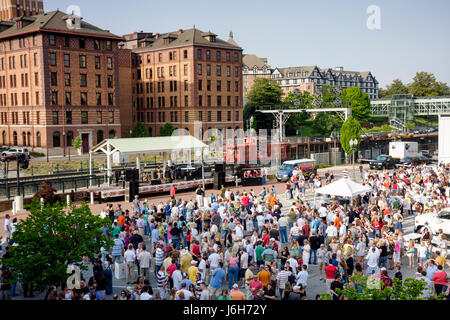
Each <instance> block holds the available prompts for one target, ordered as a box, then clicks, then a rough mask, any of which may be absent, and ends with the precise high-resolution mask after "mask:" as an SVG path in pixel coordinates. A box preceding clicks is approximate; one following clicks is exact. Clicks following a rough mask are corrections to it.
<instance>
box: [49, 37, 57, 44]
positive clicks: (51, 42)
mask: <svg viewBox="0 0 450 320" xmlns="http://www.w3.org/2000/svg"><path fill="white" fill-rule="evenodd" d="M49 40H50V45H51V46H55V45H56V37H55V35H54V34H51V35H50V36H49Z"/></svg>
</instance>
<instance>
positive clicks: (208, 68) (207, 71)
mask: <svg viewBox="0 0 450 320" xmlns="http://www.w3.org/2000/svg"><path fill="white" fill-rule="evenodd" d="M206 75H207V76H210V75H211V65H210V64H207V65H206Z"/></svg>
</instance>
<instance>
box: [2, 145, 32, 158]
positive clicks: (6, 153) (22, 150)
mask: <svg viewBox="0 0 450 320" xmlns="http://www.w3.org/2000/svg"><path fill="white" fill-rule="evenodd" d="M16 153H25V154H26V155H27V157H28V159H30V158H31V157H30V150H28V149H27V148H15V147H14V148H8V149H7V150H4V151H3V152H2V156H9V155H12V154H16Z"/></svg>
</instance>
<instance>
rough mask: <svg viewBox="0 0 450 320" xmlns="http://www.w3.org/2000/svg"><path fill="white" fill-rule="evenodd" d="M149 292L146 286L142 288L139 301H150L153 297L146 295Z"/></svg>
mask: <svg viewBox="0 0 450 320" xmlns="http://www.w3.org/2000/svg"><path fill="white" fill-rule="evenodd" d="M148 291H149V287H148V286H144V287H143V288H142V292H141V295H140V296H139V300H152V299H153V297H152V295H151V294H150V293H148Z"/></svg>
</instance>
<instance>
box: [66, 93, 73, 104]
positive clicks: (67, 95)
mask: <svg viewBox="0 0 450 320" xmlns="http://www.w3.org/2000/svg"><path fill="white" fill-rule="evenodd" d="M66 105H68V106H70V105H72V93H71V92H66Z"/></svg>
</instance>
